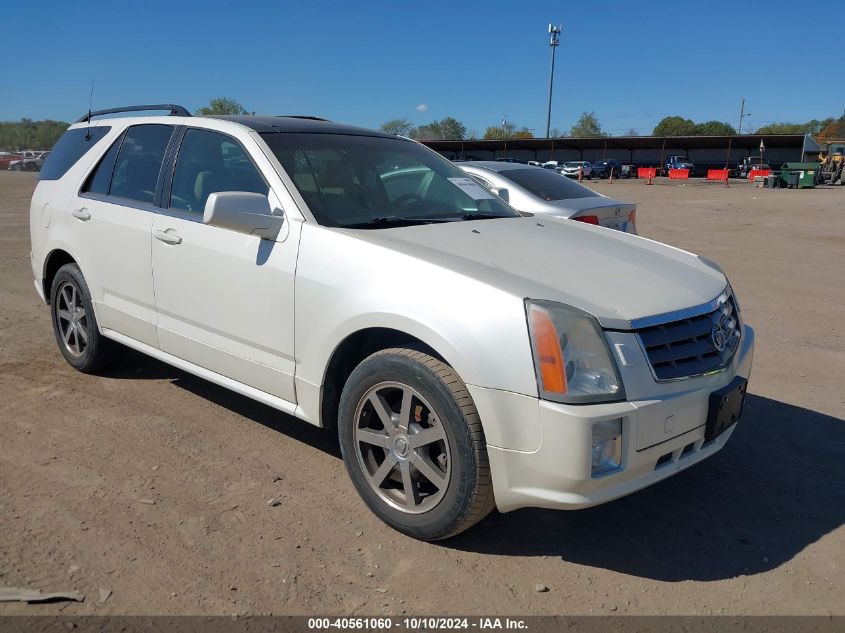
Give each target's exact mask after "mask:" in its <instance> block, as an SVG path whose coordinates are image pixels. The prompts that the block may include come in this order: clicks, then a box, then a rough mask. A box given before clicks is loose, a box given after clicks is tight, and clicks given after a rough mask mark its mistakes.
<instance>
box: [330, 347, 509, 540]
mask: <svg viewBox="0 0 845 633" xmlns="http://www.w3.org/2000/svg"><path fill="white" fill-rule="evenodd" d="M338 435H339V438H340V448H341V453H342V454H343V461H344V464H345V465H346V470H347V472H348V473H349V477H350V478H351V479H352V483H353V485H354V486H355V488H356V490H357V491H358V494H359V495H360V496H361V498H362V499H363V500H364V502H365V503H366V504H367V506H368V507H369V508H370V510H372V512H373V513H374V514H375V515H376V516H377V517H379V518H380V519H381V520H382V521H384V522H385V523H387V524H388V525H389V526H391V527H392V528H394V529H396V530H398V531H400V532H402V533H403V534H407V535H408V536H411V537H413V538H416V539H422V540H427V541H432V540H438V539H445V538H448V537H450V536H454V535H456V534H458V533H460V532H463V531H464V530H466V529H467V528H469V527H471V526H472V525H474V524H476V523H477V522H479V521H480V520H481V519H483V518H484V517H485V516H487V514H489V513H490V511H491V510H492V509H493V507H494V505H495V501H494V498H493V484H492V479H491V476H490V465H489V461H488V457H487V444H486V441H485V438H484V431H483V430H482V428H481V420H480V419H479V417H478V412H477V411H476V408H475V404H474V403H473V402H472V398H471V396H470V395H469V392H468V391H467V389H466V385H465V384H464V383H463V381H462V380H461V379H460V378H459V377H458V375H457V374H456V373H455V371H454V370H453V369H452V368H451V367H449V366H448V365H447V364H446V363H444V362H443V361H441V360H439V359H437V358H434V357H433V356H430V355H429V354H426V353H425V352H422V351H418V350H415V349H409V348H392V349H386V350H382V351H380V352H376V353H375V354H373V355H372V356H370V357H368V358H366V359H365V360H364V361H363V362H361V364H360V365H358V367H356V368H355V370H354V371H353V372H352V374H351V375H350V377H349V379H348V380H347V382H346V385H345V386H344V388H343V393H342V394H341V398H340V407H339V414H338Z"/></svg>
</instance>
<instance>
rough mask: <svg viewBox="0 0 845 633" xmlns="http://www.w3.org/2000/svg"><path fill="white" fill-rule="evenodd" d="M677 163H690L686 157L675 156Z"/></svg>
mask: <svg viewBox="0 0 845 633" xmlns="http://www.w3.org/2000/svg"><path fill="white" fill-rule="evenodd" d="M675 162H676V163H688V162H689V158H687V157H686V156H675Z"/></svg>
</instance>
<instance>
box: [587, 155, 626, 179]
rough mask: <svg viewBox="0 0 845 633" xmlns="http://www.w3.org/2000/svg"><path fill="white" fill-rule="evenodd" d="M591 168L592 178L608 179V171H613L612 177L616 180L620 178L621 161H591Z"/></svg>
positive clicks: (610, 159) (609, 159)
mask: <svg viewBox="0 0 845 633" xmlns="http://www.w3.org/2000/svg"><path fill="white" fill-rule="evenodd" d="M590 164H591V165H592V166H593V172H592V176H593V177H594V178H610V170H611V169H613V175H614V176H615V177H616V178H620V177H621V176H622V161H619V160H616V159H615V158H608V159H607V160H597V161H591V163H590Z"/></svg>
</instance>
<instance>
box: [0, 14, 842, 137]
mask: <svg viewBox="0 0 845 633" xmlns="http://www.w3.org/2000/svg"><path fill="white" fill-rule="evenodd" d="M808 6H809V5H808ZM549 22H556V23H562V24H563V35H562V38H561V45H560V47H559V48H558V52H557V71H556V77H555V97H554V105H553V110H552V127H558V128H561V129H568V128H569V127H570V126H571V125H572V123H573V122H574V121H575V120H576V119H577V117H578V116H579V114H580V113H581V112H583V111H589V110H594V111H595V112H596V114H597V115H598V117H599V120H600V121H601V123H602V125H603V127H604V128H605V130H606V131H609V132H610V133H612V134H622V133H624V132H625V131H627V130H628V129H629V128H635V129H637V130H638V131H639V132H640V133H642V134H648V133H650V132H651V129H652V127H653V126H654V124H655V123H656V122H657V121H659V120H660V119H661V118H662V117H663V116H666V115H669V114H681V115H683V116H686V117H688V118H691V119H693V120H695V121H703V120H708V119H720V120H725V121H728V122H729V123H731V124H732V125H734V126H735V127H736V124H737V119H738V117H739V104H740V99H741V98H742V97H743V96H744V97H745V98H746V108H747V110H748V111H749V112H751V117H750V118H749V119H748V120H747V121H748V123H746V124H745V125H746V126H747V125H748V124H749V123H750V125H751V126H752V127H758V126H761V125H764V124H766V123H769V122H774V121H805V120H808V119H811V118H825V117H827V116H839V115H841V114H842V111H843V107H845V71H842V70H841V64H840V67H839V68H838V69H835V68H833V67H827V68H826V67H824V66H822V65H820V64H818V51H819V50H820V49H821V43H822V42H824V41H825V39H827V37H828V36H827V35H826V34H827V33H828V29H827V28H826V26H825V24H824V20H823V19H822V18H820V16H819V14H818V12H814V11H809V10H803V9H800V7H799V5H796V4H795V3H794V2H787V1H780V0H772V1H769V2H748V3H746V2H739V3H738V2H719V1H717V0H711V1H710V2H708V3H700V2H677V0H675V1H673V2H665V3H664V2H647V1H646V2H601V1H597V0H587V1H583V0H581V1H566V2H563V1H560V0H559V1H557V2H549V1H542V0H529V1H523V2H514V1H513V0H510V1H507V2H499V1H495V0H488V1H485V2H460V1H459V0H457V1H456V0H453V1H451V2H445V1H440V0H430V1H428V2H401V1H397V0H394V1H392V2H387V1H384V2H383V1H372V2H369V1H365V0H359V1H357V2H302V1H301V0H299V1H297V2H288V1H283V0H276V1H272V2H271V1H251V0H242V1H239V2H236V1H228V2H224V1H220V0H204V1H203V2H191V1H183V2H172V1H171V2H158V1H157V0H135V1H134V2H126V1H124V0H112V1H111V2H102V1H99V0H88V1H86V2H84V3H83V2H67V1H58V0H38V1H37V2H36V1H32V2H10V3H7V5H6V6H4V8H3V9H2V14H0V41H3V42H6V43H12V44H13V45H11V46H8V45H7V46H4V54H3V56H2V58H0V120H16V119H19V118H21V117H23V116H28V117H31V118H35V119H40V118H54V119H61V120H70V119H73V118H75V117H78V116H80V115H81V114H83V113H84V111H85V110H87V108H88V92H89V88H90V82H91V80H92V79H93V80H94V82H95V88H94V106H95V108H107V107H113V106H116V105H126V104H133V103H150V102H174V103H180V104H182V105H184V106H186V107H188V108H189V109H191V110H194V109H196V108H198V107H200V106H202V105H205V104H206V103H207V102H208V101H209V99H211V98H212V97H216V96H227V97H231V98H233V99H235V100H237V101H240V102H241V103H243V104H244V105H245V106H246V107H247V108H249V109H250V110H255V111H256V112H258V113H260V114H314V115H319V116H323V117H326V118H329V119H332V120H337V121H344V122H348V123H354V124H357V125H363V126H367V127H376V126H378V125H379V124H381V123H382V122H384V121H386V120H388V119H391V118H397V117H405V118H408V119H410V120H411V121H412V122H413V123H415V124H422V123H427V122H429V121H431V120H433V119H437V118H441V117H443V116H447V115H450V116H454V117H456V118H458V119H460V120H461V121H463V122H464V123H465V124H466V125H467V127H468V128H469V129H471V130H476V131H478V132H479V133H482V134H483V132H484V129H485V128H486V127H487V126H488V125H496V124H498V123H500V122H501V120H502V119H503V117H506V118H507V120H508V121H512V122H514V123H515V124H517V125H519V126H523V125H524V126H527V127H528V128H533V129H534V131H535V133H536V134H537V135H540V134H542V133H543V132H544V131H545V121H546V103H547V90H548V73H549V46H548V35H547V33H546V29H547V25H548V23H549ZM817 38H818V39H817ZM761 60H762V61H761Z"/></svg>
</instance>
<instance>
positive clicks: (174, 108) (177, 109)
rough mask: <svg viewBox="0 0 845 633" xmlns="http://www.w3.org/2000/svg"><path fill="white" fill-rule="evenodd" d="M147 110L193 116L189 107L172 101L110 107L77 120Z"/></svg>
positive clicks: (80, 121) (78, 121)
mask: <svg viewBox="0 0 845 633" xmlns="http://www.w3.org/2000/svg"><path fill="white" fill-rule="evenodd" d="M146 110H170V116H191V113H190V112H188V109H187V108H185V107H183V106H180V105H174V104H172V103H154V104H152V105H136V106H126V107H123V108H109V109H108V110H95V111H94V112H88V113H87V114H86V115H84V116H83V117H81V118H80V119H79V120H77V123H82V122H84V121H88V122H89V123H90V122H91V117H95V116H102V115H104V114H117V113H118V112H144V111H146Z"/></svg>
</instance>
